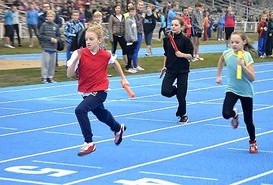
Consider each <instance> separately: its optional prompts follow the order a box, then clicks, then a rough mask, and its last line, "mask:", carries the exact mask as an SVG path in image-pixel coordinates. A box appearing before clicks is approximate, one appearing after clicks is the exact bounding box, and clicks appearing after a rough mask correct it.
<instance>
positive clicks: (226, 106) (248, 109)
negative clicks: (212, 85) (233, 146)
mask: <svg viewBox="0 0 273 185" xmlns="http://www.w3.org/2000/svg"><path fill="white" fill-rule="evenodd" d="M230 47H231V49H228V50H225V51H224V52H223V54H222V56H221V57H220V59H219V61H218V67H217V78H216V82H217V83H218V84H221V83H222V76H221V74H222V69H223V66H224V64H226V67H227V71H228V75H227V91H226V96H225V100H224V103H223V111H222V115H223V117H224V118H225V119H229V118H232V120H231V124H232V126H233V128H234V129H236V128H237V127H238V124H239V121H238V118H239V116H238V115H239V114H238V111H237V109H236V108H234V106H235V104H236V102H237V101H238V99H240V101H241V105H242V110H243V114H244V122H245V124H246V128H247V131H248V134H249V138H250V140H249V152H250V153H257V152H258V146H257V142H256V136H255V126H254V124H253V94H254V90H253V84H252V82H253V81H254V79H255V73H254V67H253V64H254V61H253V58H252V56H251V54H250V53H249V52H248V51H249V50H252V49H253V47H252V46H251V45H250V43H249V41H248V39H247V37H246V35H245V34H244V33H239V32H233V33H232V35H231V39H230ZM239 53H241V56H240V55H239V56H238V54H239ZM238 66H239V67H240V68H241V74H242V75H241V78H238V77H237V68H238Z"/></svg>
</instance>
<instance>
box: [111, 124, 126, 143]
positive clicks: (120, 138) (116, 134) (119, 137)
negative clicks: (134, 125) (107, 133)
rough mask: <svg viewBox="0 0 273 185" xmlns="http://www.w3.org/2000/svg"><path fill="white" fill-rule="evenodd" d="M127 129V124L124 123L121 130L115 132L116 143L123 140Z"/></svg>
mask: <svg viewBox="0 0 273 185" xmlns="http://www.w3.org/2000/svg"><path fill="white" fill-rule="evenodd" d="M125 130H126V126H125V125H124V124H121V125H120V130H119V131H118V132H115V133H114V134H115V141H114V142H115V144H116V145H119V144H120V143H121V141H122V136H123V133H124V131H125Z"/></svg>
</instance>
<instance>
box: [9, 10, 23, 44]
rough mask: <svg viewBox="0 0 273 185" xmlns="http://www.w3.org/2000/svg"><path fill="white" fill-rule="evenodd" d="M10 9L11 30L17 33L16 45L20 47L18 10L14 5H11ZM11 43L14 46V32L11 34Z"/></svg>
mask: <svg viewBox="0 0 273 185" xmlns="http://www.w3.org/2000/svg"><path fill="white" fill-rule="evenodd" d="M11 10H12V15H13V19H12V26H13V31H15V33H16V35H17V40H18V46H20V47H22V44H21V37H20V33H19V11H18V8H17V6H15V5H13V6H12V8H11ZM11 45H12V46H14V34H13V37H12V38H11Z"/></svg>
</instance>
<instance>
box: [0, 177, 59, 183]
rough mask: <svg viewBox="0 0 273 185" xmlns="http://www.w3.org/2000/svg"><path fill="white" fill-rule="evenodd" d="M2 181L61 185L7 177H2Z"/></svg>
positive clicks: (0, 178)
mask: <svg viewBox="0 0 273 185" xmlns="http://www.w3.org/2000/svg"><path fill="white" fill-rule="evenodd" d="M0 180H2V181H11V182H20V183H28V184H40V185H61V184H55V183H47V182H40V181H30V180H23V179H14V178H5V177H0Z"/></svg>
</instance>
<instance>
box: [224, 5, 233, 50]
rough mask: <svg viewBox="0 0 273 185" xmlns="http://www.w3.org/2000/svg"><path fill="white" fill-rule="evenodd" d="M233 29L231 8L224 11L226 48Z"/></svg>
mask: <svg viewBox="0 0 273 185" xmlns="http://www.w3.org/2000/svg"><path fill="white" fill-rule="evenodd" d="M234 29H235V15H234V13H233V12H232V9H231V6H229V7H228V8H227V10H226V14H225V34H226V46H227V47H228V42H229V39H230V36H231V34H232V32H233V31H234Z"/></svg>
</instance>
